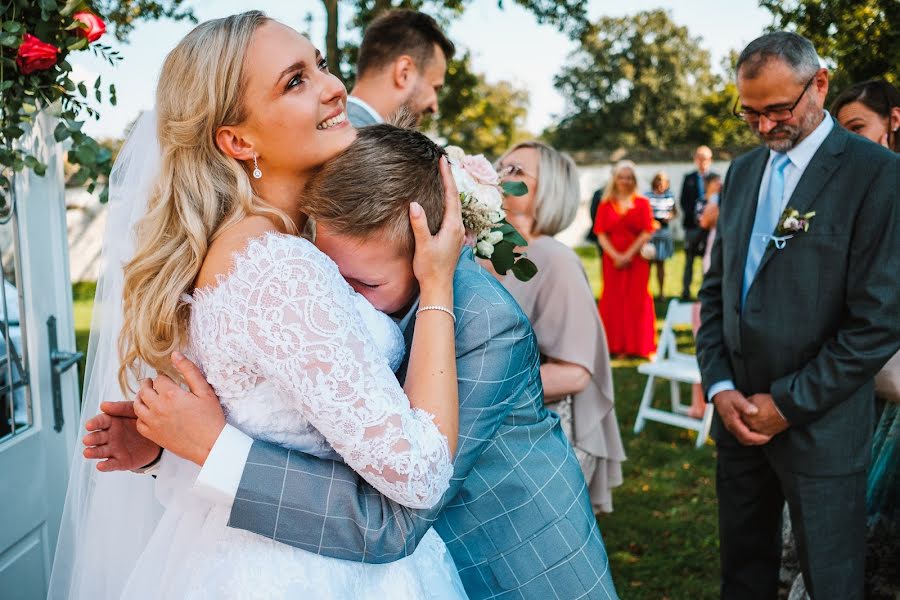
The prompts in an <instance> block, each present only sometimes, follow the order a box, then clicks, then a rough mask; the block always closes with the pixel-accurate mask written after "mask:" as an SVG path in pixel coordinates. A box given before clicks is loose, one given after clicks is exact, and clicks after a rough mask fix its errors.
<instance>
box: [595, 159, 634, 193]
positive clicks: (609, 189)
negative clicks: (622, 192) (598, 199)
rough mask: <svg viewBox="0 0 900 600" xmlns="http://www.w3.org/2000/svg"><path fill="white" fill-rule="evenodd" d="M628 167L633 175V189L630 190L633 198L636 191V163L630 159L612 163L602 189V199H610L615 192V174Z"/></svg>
mask: <svg viewBox="0 0 900 600" xmlns="http://www.w3.org/2000/svg"><path fill="white" fill-rule="evenodd" d="M625 169H628V170H629V171H631V174H632V175H634V189H633V190H632V191H631V197H632V198H634V197H635V196H637V193H638V192H637V191H638V180H637V165H635V164H634V163H633V162H632V161H630V160H620V161H619V162H617V163H616V164H614V165H613V168H612V171H611V172H610V175H609V182H607V184H606V189H605V190H604V191H603V201H604V202H606V201H608V200H611V199H612V198H613V196H615V193H616V176H617V175H618V174H619V171H624V170H625Z"/></svg>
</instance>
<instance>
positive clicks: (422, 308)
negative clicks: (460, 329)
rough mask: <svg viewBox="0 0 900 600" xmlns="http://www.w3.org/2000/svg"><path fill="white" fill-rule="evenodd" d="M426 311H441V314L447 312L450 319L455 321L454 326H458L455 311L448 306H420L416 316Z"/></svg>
mask: <svg viewBox="0 0 900 600" xmlns="http://www.w3.org/2000/svg"><path fill="white" fill-rule="evenodd" d="M426 310H439V311H441V312H445V313H447V314H448V315H450V318H452V319H453V324H454V325H456V315H454V314H453V311H452V310H450V309H449V308H447V307H446V306H438V305H437V304H433V305H431V306H420V307H419V310H417V311H416V316H419V313H420V312H424V311H426Z"/></svg>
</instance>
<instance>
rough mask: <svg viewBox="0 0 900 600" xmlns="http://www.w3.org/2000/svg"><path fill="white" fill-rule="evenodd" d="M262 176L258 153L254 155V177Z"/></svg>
mask: <svg viewBox="0 0 900 600" xmlns="http://www.w3.org/2000/svg"><path fill="white" fill-rule="evenodd" d="M261 177H262V171H260V170H259V163H258V162H256V155H255V154H254V155H253V178H254V179H260V178H261Z"/></svg>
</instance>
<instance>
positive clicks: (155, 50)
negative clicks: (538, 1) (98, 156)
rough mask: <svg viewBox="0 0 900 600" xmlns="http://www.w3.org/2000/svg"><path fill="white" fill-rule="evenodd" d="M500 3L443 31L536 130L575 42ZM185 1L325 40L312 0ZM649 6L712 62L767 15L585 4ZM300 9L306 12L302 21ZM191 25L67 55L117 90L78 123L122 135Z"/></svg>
mask: <svg viewBox="0 0 900 600" xmlns="http://www.w3.org/2000/svg"><path fill="white" fill-rule="evenodd" d="M505 4H506V8H505V9H504V10H500V9H499V8H498V7H497V2H496V0H472V1H471V2H470V4H469V7H468V8H467V10H466V12H465V14H464V15H463V17H462V18H461V19H460V20H458V21H456V22H455V23H453V24H452V25H451V27H450V30H449V35H450V37H451V38H452V39H453V40H454V42H456V43H457V45H458V46H462V47H465V48H468V49H469V50H470V51H471V52H472V54H473V59H474V60H473V65H474V67H475V69H476V70H478V71H481V72H483V73H485V74H486V76H487V78H488V79H489V80H490V81H498V80H501V79H504V80H507V81H511V82H513V83H514V84H515V85H517V86H519V87H523V88H525V89H527V90H528V91H529V93H530V96H531V105H530V108H529V114H528V121H527V127H528V129H529V130H530V131H532V132H534V133H540V131H541V130H542V129H543V128H544V127H546V126H547V125H549V124H551V123H552V122H553V121H554V116H555V115H559V114H560V113H562V111H563V110H564V108H565V99H564V98H563V97H562V96H560V95H559V94H558V93H557V92H556V90H555V89H554V88H553V76H554V75H555V74H556V73H557V72H558V71H559V69H560V68H561V67H562V66H563V65H565V61H566V57H567V55H568V54H569V52H571V51H572V50H573V49H574V48H575V43H574V42H572V41H571V40H569V39H568V38H567V37H566V36H565V35H564V34H562V33H559V32H558V31H557V30H556V29H555V28H553V27H551V26H548V25H538V24H537V22H536V21H535V19H534V17H533V16H532V15H531V13H529V12H528V11H526V10H524V9H522V8H519V7H518V6H517V5H515V4H513V3H512V2H506V3H505ZM192 5H193V6H194V8H195V12H196V13H197V16H198V18H200V19H201V20H206V19H212V18H216V17H222V16H226V15H229V14H233V13H236V12H241V11H244V10H250V9H260V10H263V11H265V12H266V13H267V14H268V15H269V16H271V17H274V18H276V19H278V20H280V21H282V22H284V23H286V24H288V25H290V26H292V27H295V28H297V29H299V30H301V31H302V30H307V29H308V31H309V34H310V36H311V38H312V40H313V43H315V44H317V45H319V46H320V47H324V36H325V13H324V9H323V8H322V3H321V2H320V1H319V0H301V1H299V2H286V1H278V0H254V1H253V2H247V1H241V0H216V1H213V0H206V1H197V2H193V3H192ZM654 8H663V9H665V10H669V11H670V12H671V14H672V17H673V19H674V20H675V22H677V23H678V24H680V25H685V26H687V27H688V29H689V31H690V32H691V34H692V35H693V36H699V37H701V38H702V40H703V45H704V46H705V47H706V48H707V49H709V50H710V52H711V53H712V62H713V65H714V67H717V66H718V65H719V63H720V62H721V60H722V58H723V57H725V56H726V55H727V53H728V51H729V50H731V49H732V48H735V49H740V48H741V47H743V46H744V45H746V44H747V43H748V42H749V41H750V40H752V39H753V38H755V37H757V36H758V35H760V34H761V33H762V31H763V29H764V28H765V27H766V26H768V25H769V24H770V23H771V21H772V19H771V16H770V15H769V13H768V12H766V11H765V10H763V9H761V8H759V6H758V4H757V2H756V1H755V0H731V1H729V2H727V3H725V2H721V1H719V0H671V1H669V2H660V1H659V0H630V1H629V2H620V3H611V2H606V1H603V0H592V1H591V3H590V8H589V12H590V15H591V18H592V19H595V18H598V17H600V16H604V15H609V16H621V15H625V14H633V13H635V12H638V11H641V10H649V9H654ZM307 15H311V16H312V21H311V23H309V24H308V23H307V18H306V17H307ZM191 27H192V25H191V24H189V23H173V22H169V21H161V22H151V23H140V24H139V25H138V26H137V28H136V29H135V30H134V32H133V33H132V35H131V38H130V42H129V43H128V44H126V45H119V44H117V43H116V42H115V40H114V39H113V38H112V37H111V36H110V37H109V38H103V41H104V42H105V43H107V44H110V45H113V46H114V47H116V48H117V49H118V50H120V52H121V53H122V55H123V57H124V60H122V61H121V62H120V63H118V65H117V66H116V67H110V66H109V65H107V64H106V63H105V62H104V61H101V60H100V59H97V58H94V57H92V56H91V55H90V53H84V52H82V53H78V55H77V56H73V57H72V59H70V62H71V63H72V64H73V66H74V68H75V76H76V78H82V79H85V80H87V81H89V82H93V80H94V78H95V77H96V76H97V75H102V77H103V81H104V83H105V84H109V83H114V84H115V85H116V91H117V94H118V106H115V107H112V106H109V105H108V104H105V105H104V106H103V107H102V110H101V113H102V115H103V116H102V117H101V120H100V121H98V122H94V121H91V122H89V123H87V124H86V125H85V131H87V132H88V133H90V134H91V135H94V136H98V137H113V136H116V137H117V136H121V135H122V133H123V131H124V129H125V127H126V126H127V125H128V123H130V122H131V121H132V120H133V119H134V118H135V117H136V116H137V114H138V113H139V112H140V111H141V110H145V109H149V108H152V106H153V94H154V90H155V87H156V80H157V77H158V75H159V69H160V67H161V65H162V62H163V59H164V58H165V55H166V53H167V52H168V51H169V50H170V49H171V48H172V47H174V46H175V44H176V43H177V42H178V40H179V39H181V37H182V36H184V34H186V33H187V32H188V31H189V30H190V29H191Z"/></svg>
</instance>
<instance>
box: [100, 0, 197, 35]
mask: <svg viewBox="0 0 900 600" xmlns="http://www.w3.org/2000/svg"><path fill="white" fill-rule="evenodd" d="M184 1H185V0H162V1H160V2H157V1H155V0H94V1H93V2H91V4H93V6H94V9H95V10H96V11H97V13H98V14H101V15H103V16H104V18H105V19H106V22H107V23H109V24H111V25H112V26H113V32H114V34H115V36H116V39H117V40H119V41H120V42H125V41H127V40H128V36H129V34H131V32H132V31H133V30H134V26H135V24H136V23H137V22H139V21H157V20H159V19H172V20H174V21H190V22H192V23H196V22H197V17H196V15H195V14H194V9H193V8H189V7H188V8H186V7H184V6H183V5H184Z"/></svg>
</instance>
